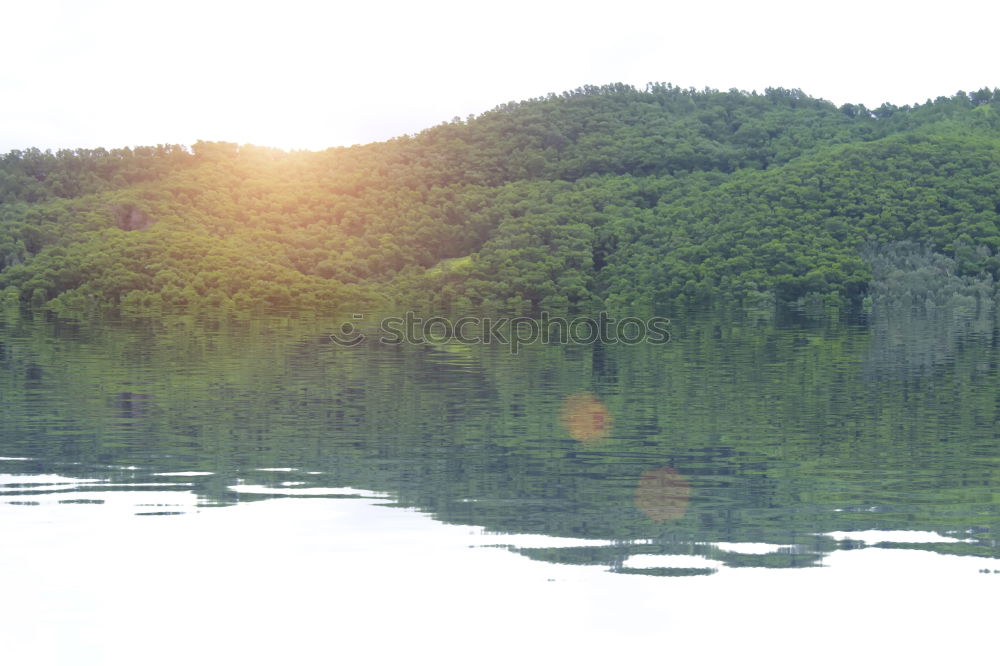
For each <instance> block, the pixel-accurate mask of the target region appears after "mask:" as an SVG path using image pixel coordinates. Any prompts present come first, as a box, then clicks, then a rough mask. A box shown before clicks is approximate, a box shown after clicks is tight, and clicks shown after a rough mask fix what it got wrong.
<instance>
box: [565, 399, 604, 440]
mask: <svg viewBox="0 0 1000 666" xmlns="http://www.w3.org/2000/svg"><path fill="white" fill-rule="evenodd" d="M560 421H561V422H562V425H563V427H564V428H565V429H566V432H568V433H569V436H570V437H572V438H573V439H575V440H576V441H578V442H584V443H590V442H596V441H598V440H601V439H604V438H605V437H607V436H608V435H609V434H610V433H611V423H612V421H613V419H612V418H611V412H609V411H608V408H607V407H605V406H604V403H603V402H601V401H600V399H599V398H598V397H597V396H596V395H594V394H593V393H577V394H575V395H571V396H569V397H568V398H566V399H565V400H564V401H563V406H562V413H561V415H560Z"/></svg>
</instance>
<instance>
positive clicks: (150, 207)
mask: <svg viewBox="0 0 1000 666" xmlns="http://www.w3.org/2000/svg"><path fill="white" fill-rule="evenodd" d="M998 111H1000V92H998V91H995V90H986V89H984V90H981V91H978V92H975V93H971V94H966V93H958V94H956V95H954V96H952V97H947V98H945V97H942V98H938V99H937V100H935V101H933V102H928V103H927V104H923V105H917V106H913V107H901V108H897V107H893V106H891V105H883V106H882V107H879V108H878V109H874V110H869V109H866V108H865V107H863V106H860V105H844V106H842V107H840V108H836V107H835V106H834V105H832V104H830V103H828V102H825V101H823V100H817V99H813V98H810V97H809V96H807V95H805V94H804V93H802V92H801V91H798V90H785V89H769V90H767V91H765V92H764V93H763V94H756V93H745V92H739V91H730V92H719V91H715V90H704V91H695V90H691V89H681V88H677V87H674V86H671V85H669V84H652V85H650V86H648V87H647V89H646V90H642V91H640V90H637V89H635V88H633V87H631V86H626V85H621V84H617V85H611V86H601V87H596V86H594V87H586V88H582V89H579V90H576V91H572V92H569V93H564V94H562V95H550V96H548V97H546V98H542V99H536V100H529V101H527V102H521V103H510V104H505V105H502V106H499V107H497V108H496V109H494V110H492V111H490V112H487V113H484V114H482V115H481V116H479V117H476V118H470V119H468V120H466V121H462V120H459V119H455V120H454V121H452V122H450V123H445V124H442V125H439V126H437V127H434V128H431V129H428V130H426V131H424V132H422V133H420V134H418V135H416V136H413V137H401V138H398V139H394V140H391V141H387V142H383V143H377V144H370V145H366V146H355V147H352V148H336V149H330V150H326V151H321V152H315V153H313V152H305V151H303V152H291V153H286V152H283V151H279V150H273V149H267V148H259V147H255V146H237V145H235V144H227V143H211V142H199V143H196V144H195V145H194V146H192V147H191V149H190V150H189V149H187V148H185V147H182V146H158V147H155V148H135V149H119V150H111V151H107V150H103V149H95V150H76V151H69V150H64V151H59V152H57V153H54V154H53V153H50V152H41V151H38V150H35V149H31V150H26V151H13V152H11V153H8V154H7V155H5V156H3V157H0V293H3V295H4V296H3V297H4V298H5V299H6V300H8V301H14V300H19V301H21V302H24V303H31V304H34V305H39V306H40V305H45V304H47V305H48V306H49V307H51V308H53V309H57V310H64V311H68V310H74V309H80V308H97V309H108V308H110V309H124V310H127V311H157V310H161V309H175V308H191V307H208V308H217V309H222V310H233V311H246V310H251V309H253V308H255V307H292V308H317V307H326V308H338V307H348V306H354V305H361V304H369V305H374V304H378V305H379V306H380V307H421V308H432V309H463V310H468V309H472V308H478V309H484V308H485V309H491V310H504V311H512V312H532V311H538V310H541V309H549V310H566V311H587V310H592V309H595V308H598V307H610V308H612V309H618V310H629V311H638V310H643V311H645V310H649V311H655V310H662V309H669V308H671V307H673V306H675V305H678V304H690V303H695V302H700V301H708V300H714V299H729V300H735V301H740V302H744V303H759V302H777V301H789V300H796V299H803V298H818V299H821V300H823V301H825V302H832V303H841V304H846V303H852V302H860V300H861V299H862V298H863V296H864V294H865V293H866V291H867V290H868V285H869V281H870V279H871V269H870V265H869V262H868V261H866V260H865V259H863V258H862V256H861V253H860V251H859V248H860V247H861V245H862V244H864V243H866V242H872V241H877V242H891V241H898V240H910V241H916V242H922V243H926V244H928V246H929V247H930V248H931V249H932V250H934V251H939V252H943V253H945V254H948V255H949V256H951V257H953V258H954V259H955V260H956V261H957V262H958V263H957V265H958V266H959V269H960V270H961V271H964V272H965V273H968V274H970V275H973V274H981V273H983V272H987V273H989V274H991V275H992V276H993V277H994V278H995V277H1000V275H998V273H997V271H998V270H1000V259H997V258H995V255H996V253H997V251H998V249H1000V232H998V229H997V216H998V214H1000V195H998V192H1000V188H998V185H1000V183H998V175H997V174H1000V170H998V168H997V166H998V164H997V162H998V159H1000V114H998Z"/></svg>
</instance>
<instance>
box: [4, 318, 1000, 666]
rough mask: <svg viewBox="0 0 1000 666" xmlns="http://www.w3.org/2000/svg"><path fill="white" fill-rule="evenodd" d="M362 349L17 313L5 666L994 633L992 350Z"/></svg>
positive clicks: (739, 330) (832, 651)
mask: <svg viewBox="0 0 1000 666" xmlns="http://www.w3.org/2000/svg"><path fill="white" fill-rule="evenodd" d="M339 322H340V320H339V319H338V320H325V321H315V320H314V321H308V322H304V321H296V320H294V319H290V318H282V317H268V318H261V319H257V320H253V321H247V322H242V323H232V322H231V323H227V324H212V323H209V322H197V321H194V320H191V319H184V318H177V319H168V320H165V321H163V322H157V323H148V324H136V323H128V324H126V323H115V322H100V323H95V322H89V323H72V322H66V321H59V320H53V319H50V318H45V317H40V316H32V315H23V314H22V315H17V314H14V313H8V314H7V315H6V317H5V318H4V319H0V398H2V400H0V589H2V590H4V603H3V604H2V605H0V639H2V640H0V646H2V647H0V650H2V651H4V652H5V653H6V654H7V655H9V656H10V657H11V658H10V659H4V663H31V664H34V663H38V664H63V663H67V664H69V663H72V664H89V663H93V664H119V663H120V664H126V663H139V662H141V663H162V664H172V663H192V661H195V662H207V660H208V659H220V660H225V661H226V662H231V663H244V664H250V663H252V664H256V663H261V664H263V663H275V662H277V663H289V662H290V661H292V660H301V661H304V662H306V663H314V662H331V663H333V662H338V663H339V662H340V661H342V660H343V659H346V658H358V659H361V658H366V659H369V660H375V661H378V662H383V661H386V660H389V659H395V658H399V659H403V658H407V657H408V656H412V654H413V653H414V651H415V650H417V651H420V650H427V651H431V653H432V654H434V655H436V657H437V659H438V660H439V661H440V662H441V663H470V662H491V661H494V660H502V659H505V658H518V659H522V660H523V659H525V658H526V656H525V655H526V654H531V655H534V656H533V657H532V659H531V661H537V660H539V659H543V658H544V659H552V660H557V661H559V662H561V663H573V662H575V663H595V662H596V661H598V660H601V659H616V660H620V659H623V658H629V657H634V658H649V656H650V655H651V654H653V653H654V652H655V653H658V654H663V655H664V656H665V657H670V658H686V659H687V658H690V659H694V658H699V659H702V660H707V661H708V662H709V663H712V662H714V661H719V660H722V659H724V658H730V659H736V658H741V659H742V658H745V657H746V654H747V652H746V651H747V650H752V649H757V648H759V649H761V650H766V653H767V654H768V655H769V656H770V657H771V658H773V659H775V660H777V661H778V662H785V661H787V660H788V659H791V658H806V659H809V660H810V661H818V662H819V663H832V662H833V661H836V660H842V659H843V657H844V654H843V653H842V652H839V650H843V649H847V648H850V649H851V650H855V651H857V652H856V655H857V656H858V658H859V660H860V661H861V662H862V663H864V662H866V661H869V657H873V656H880V657H883V658H886V659H892V660H894V661H898V660H900V659H902V660H905V659H906V658H914V659H916V658H919V659H922V660H923V659H927V658H929V657H933V656H935V655H938V656H940V657H942V658H943V657H945V656H948V657H949V658H950V659H954V658H955V657H956V656H960V655H963V654H968V655H974V654H980V655H981V654H982V650H983V648H984V642H985V640H986V637H987V636H989V635H990V634H991V631H992V629H993V627H995V625H996V622H997V620H998V619H1000V617H998V613H997V612H996V610H995V607H996V606H995V602H994V600H995V598H996V597H995V594H996V592H997V591H998V590H1000V575H998V574H995V573H994V572H1000V547H998V541H997V534H998V525H1000V520H998V516H1000V510H998V509H1000V506H998V501H1000V498H998V495H997V488H998V487H1000V465H998V462H1000V445H998V440H997V434H998V423H1000V420H998V417H1000V413H998V410H1000V393H998V389H997V387H998V386H1000V382H998V379H1000V378H998V377H997V374H998V364H997V346H996V341H997V339H998V336H997V331H996V327H995V326H993V325H992V324H991V325H988V326H983V325H977V326H951V327H949V328H947V329H946V330H944V331H942V330H940V329H937V328H935V329H928V330H926V331H924V333H925V335H921V331H920V330H917V328H915V327H914V326H913V324H912V322H908V324H907V326H905V327H898V326H897V327H893V326H892V324H891V322H889V323H887V322H885V321H881V320H880V321H875V322H871V321H868V322H866V321H859V322H844V321H837V320H831V319H829V318H826V319H809V318H805V317H801V316H788V317H777V318H776V317H773V316H772V317H766V318H758V317H754V316H748V315H725V316H723V315H708V314H702V315H697V316H695V315H691V316H687V317H678V318H675V321H674V323H673V326H672V340H671V342H669V343H668V344H665V345H635V346H629V345H599V344H598V345H540V344H539V345H531V346H528V347H527V348H525V349H523V350H522V351H521V352H520V353H518V354H516V355H513V354H510V353H509V351H508V350H507V349H506V348H504V347H502V346H484V345H458V344H449V345H431V344H427V345H401V346H396V345H385V344H379V343H378V342H376V341H374V340H371V341H369V342H367V343H365V344H363V345H359V346H357V347H352V348H346V347H342V346H338V345H336V344H333V343H332V341H331V340H330V337H329V333H330V332H332V331H333V330H334V328H335V327H336V326H337V325H339ZM903 636H907V637H908V638H905V639H903V638H902V637H903ZM651 650H653V652H651Z"/></svg>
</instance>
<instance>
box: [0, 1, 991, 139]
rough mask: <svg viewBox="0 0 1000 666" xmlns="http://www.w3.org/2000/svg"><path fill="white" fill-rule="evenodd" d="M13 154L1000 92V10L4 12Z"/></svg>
mask: <svg viewBox="0 0 1000 666" xmlns="http://www.w3.org/2000/svg"><path fill="white" fill-rule="evenodd" d="M4 5H5V6H4V9H3V23H4V31H3V36H2V38H0V62H2V65H0V153H2V152H6V151H8V150H11V149H14V148H25V147H28V146H38V147H39V148H43V149H44V148H52V149H57V148H76V147H88V148H90V147H96V146H104V147H105V148H113V147H120V146H126V145H155V144H158V143H180V144H185V145H190V144H192V143H194V142H195V141H197V140H199V139H205V140H222V141H235V142H238V143H254V144H258V145H269V146H278V147H282V148H308V149H319V148H325V147H328V146H333V145H350V144H353V143H365V142H369V141H376V140H382V139H386V138H389V137H392V136H397V135H400V134H407V133H416V132H418V131H420V130H421V129H424V128H426V127H429V126H432V125H436V124H438V123H440V122H442V121H446V120H450V119H451V118H453V117H454V116H461V117H463V118H464V117H466V116H467V115H469V114H470V113H471V114H479V113H482V112H483V111H487V110H489V109H491V108H493V107H494V106H496V105H497V104H499V103H502V102H506V101H510V100H521V99H526V98H530V97H538V96H542V95H545V94H546V93H548V92H561V91H563V90H568V89H573V88H576V87H578V86H581V85H584V84H588V83H589V84H602V83H610V82H615V81H622V82H626V83H632V84H635V85H638V86H642V85H644V84H645V83H646V82H648V81H663V82H671V83H674V84H675V85H680V86H683V87H691V86H693V87H695V88H699V89H700V88H704V87H706V86H708V87H712V88H719V89H723V90H728V89H730V88H740V89H744V90H753V89H756V90H758V91H762V90H763V89H764V88H766V87H769V86H773V87H776V86H783V87H786V88H801V89H802V90H804V91H805V92H807V93H809V94H810V95H813V96H816V97H822V98H825V99H828V100H831V101H833V102H835V103H836V104H838V105H839V104H843V103H845V102H860V103H863V104H866V105H869V106H872V107H877V106H879V105H880V104H881V103H882V102H884V101H890V102H893V103H896V104H909V103H913V102H923V101H925V100H926V99H928V98H934V97H937V96H939V95H951V94H952V93H954V92H955V91H957V90H975V89H979V88H982V87H984V86H988V87H991V88H992V87H1000V69H998V68H997V63H998V58H997V56H996V46H995V43H994V36H993V32H994V28H995V26H996V25H997V21H996V19H997V18H1000V7H997V6H995V5H994V3H979V2H966V1H964V0H959V1H954V0H953V1H952V2H948V3H935V6H934V7H933V8H930V7H925V6H922V5H921V4H918V3H916V2H912V1H911V2H882V3H876V2H875V1H874V0H873V1H872V2H870V3H865V2H854V1H841V2H835V3H822V5H820V3H809V2H807V1H806V0H798V1H797V2H750V1H746V0H744V1H742V2H711V1H703V2H701V3H699V4H698V5H697V6H696V5H695V3H693V2H683V3H681V2H669V1H662V2H659V3H655V2H633V1H631V0H617V1H608V0H605V1H604V2H600V3H588V2H580V1H577V2H545V1H544V0H532V1H529V2H522V1H520V0H505V1H504V2H495V3H484V2H478V3H477V2H475V0H462V1H461V2H458V1H456V2H451V1H444V2H439V1H436V0H424V1H422V2H415V1H410V2H396V1H393V2H378V1H377V0H369V1H367V2H363V1H356V2H351V3H340V2H336V1H333V2H330V1H327V2H304V1H301V0H281V1H280V2H275V1H273V0H271V1H268V2H254V1H252V0H240V1H239V2H230V1H228V0H227V1H222V2H213V1H212V0H198V1H194V2H192V1H189V0H170V2H160V1H157V0H150V1H146V2H140V1H137V0H121V1H119V0H90V1H86V2H79V1H77V2H61V1H48V2H47V1H45V0H35V1H34V2H31V3H29V2H13V1H8V2H5V3H4Z"/></svg>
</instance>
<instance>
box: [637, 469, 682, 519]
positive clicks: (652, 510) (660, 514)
mask: <svg viewBox="0 0 1000 666" xmlns="http://www.w3.org/2000/svg"><path fill="white" fill-rule="evenodd" d="M690 499H691V485H690V484H689V483H688V482H687V480H686V479H685V478H684V477H683V476H681V474H680V472H678V471H677V470H675V469H674V468H673V467H660V468H658V469H652V470H647V471H645V472H643V473H642V476H641V477H639V487H638V488H636V490H635V505H636V506H637V507H639V509H641V510H642V512H643V513H644V514H646V516H647V517H648V518H649V519H650V520H652V521H653V522H654V523H665V522H667V521H668V520H678V519H679V518H681V517H683V516H684V513H685V512H686V511H687V507H688V501H690Z"/></svg>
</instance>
